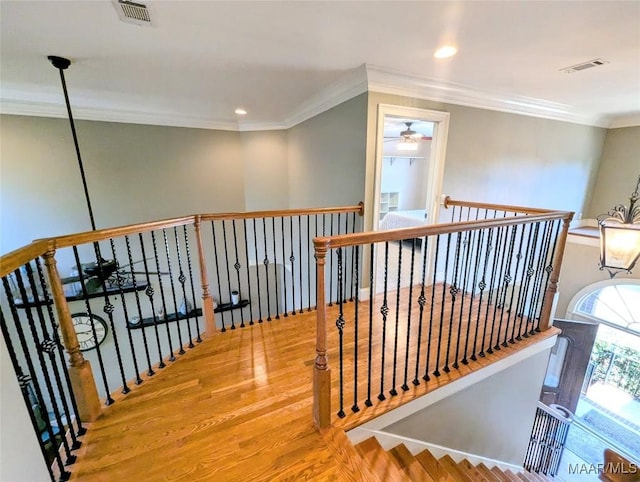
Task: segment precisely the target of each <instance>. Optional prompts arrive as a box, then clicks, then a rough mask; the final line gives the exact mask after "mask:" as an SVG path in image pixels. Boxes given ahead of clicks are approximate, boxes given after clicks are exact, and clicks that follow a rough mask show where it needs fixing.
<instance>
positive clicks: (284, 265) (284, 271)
mask: <svg viewBox="0 0 640 482" xmlns="http://www.w3.org/2000/svg"><path fill="white" fill-rule="evenodd" d="M280 226H281V229H282V286H283V289H284V310H283V311H284V317H285V318H287V317H288V316H289V312H288V309H287V261H286V260H287V258H286V255H285V252H284V237H285V226H284V216H282V217H281V218H280Z"/></svg>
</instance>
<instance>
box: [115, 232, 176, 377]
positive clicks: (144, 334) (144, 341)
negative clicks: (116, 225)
mask: <svg viewBox="0 0 640 482" xmlns="http://www.w3.org/2000/svg"><path fill="white" fill-rule="evenodd" d="M124 241H125V244H126V246H127V257H128V260H129V266H133V255H132V254H131V241H130V240H129V236H128V235H126V236H125V237H124ZM132 269H133V268H132ZM131 283H132V284H133V294H134V296H135V299H136V308H137V310H138V317H139V318H140V320H142V304H141V303H140V295H139V293H138V291H139V290H138V289H137V287H138V282H137V280H136V277H135V276H132V277H131ZM140 331H141V332H142V344H143V346H144V354H145V357H146V359H147V367H148V369H147V375H148V376H150V377H151V376H153V375H155V372H154V371H153V369H152V368H151V355H150V354H149V343H148V341H147V331H146V330H145V329H144V328H143V329H141V330H140ZM180 349H181V353H184V350H182V344H181V346H180ZM136 376H137V375H136ZM138 378H139V377H138ZM140 383H142V380H141V379H140V382H138V385H139V384H140Z"/></svg>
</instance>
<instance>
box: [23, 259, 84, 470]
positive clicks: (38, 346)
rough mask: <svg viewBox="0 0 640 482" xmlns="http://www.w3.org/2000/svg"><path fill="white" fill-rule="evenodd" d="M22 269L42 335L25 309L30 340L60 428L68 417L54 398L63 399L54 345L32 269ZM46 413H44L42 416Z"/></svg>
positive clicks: (65, 444)
mask: <svg viewBox="0 0 640 482" xmlns="http://www.w3.org/2000/svg"><path fill="white" fill-rule="evenodd" d="M24 267H25V270H26V274H27V281H28V282H29V287H30V288H31V293H32V296H33V305H34V306H35V309H36V315H37V316H36V317H37V318H38V321H39V324H40V329H41V335H42V340H41V339H40V336H39V334H38V329H37V327H36V320H35V318H34V317H33V312H32V308H31V307H26V308H25V312H26V315H27V321H28V324H29V328H30V330H31V339H32V340H33V343H34V346H35V351H36V354H37V357H38V362H39V363H40V368H41V370H42V372H41V373H42V375H43V379H44V384H45V387H46V389H47V392H48V394H49V403H50V405H51V408H52V409H53V415H54V418H55V420H56V423H57V424H58V427H60V428H62V427H64V423H63V421H62V415H63V414H66V415H67V416H68V415H69V411H68V408H67V410H66V411H62V412H61V410H60V407H59V406H58V396H56V395H59V397H60V398H62V399H64V393H63V391H62V386H61V385H62V384H61V383H60V377H59V375H58V372H57V371H56V363H55V350H56V344H55V342H54V341H53V340H52V339H51V337H50V336H49V333H48V330H47V328H46V326H45V322H44V312H43V311H42V302H41V300H40V297H39V295H38V289H37V286H36V283H35V279H34V277H33V268H32V266H31V263H27V264H25V265H24ZM16 273H17V277H18V286H19V287H20V294H21V296H22V299H23V300H25V301H26V300H27V293H26V291H25V289H24V283H23V282H22V280H21V279H20V271H17V272H16ZM44 353H46V354H47V355H48V358H49V364H47V361H46V359H45V357H44ZM51 373H54V374H55V376H54V378H55V379H56V382H57V387H58V392H57V394H56V390H55V389H54V387H53V384H52V383H51V378H50V374H51ZM42 407H43V408H44V405H42ZM46 413H47V412H46V411H45V412H44V414H46ZM44 414H43V415H44ZM61 438H62V446H63V447H64V453H65V456H66V459H67V460H66V465H70V464H73V463H74V462H75V461H76V456H75V455H73V454H72V453H71V447H70V446H69V442H68V440H67V437H66V436H64V437H61ZM51 442H52V443H55V438H52V439H51Z"/></svg>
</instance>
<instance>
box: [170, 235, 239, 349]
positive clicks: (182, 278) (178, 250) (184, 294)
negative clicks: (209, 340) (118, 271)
mask: <svg viewBox="0 0 640 482" xmlns="http://www.w3.org/2000/svg"><path fill="white" fill-rule="evenodd" d="M173 234H174V237H175V240H176V253H177V254H178V270H179V271H180V275H179V276H178V282H179V283H180V286H181V287H182V299H184V300H186V299H187V288H186V286H185V284H186V282H187V277H186V276H185V274H184V269H183V268H182V250H181V248H180V239H179V238H178V229H177V228H176V227H174V228H173ZM226 245H227V244H226V242H225V251H226V249H227V248H226ZM227 266H228V264H227ZM227 269H228V268H227ZM191 279H192V280H193V276H192V277H191ZM185 304H186V303H185ZM187 334H188V335H189V345H188V346H189V348H193V347H194V346H195V345H194V344H193V335H192V334H191V324H190V323H189V320H188V319H187Z"/></svg>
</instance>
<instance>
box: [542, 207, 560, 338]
mask: <svg viewBox="0 0 640 482" xmlns="http://www.w3.org/2000/svg"><path fill="white" fill-rule="evenodd" d="M555 224H556V225H557V227H558V229H557V230H556V233H555V235H554V236H553V237H552V241H551V254H550V256H548V257H547V260H548V261H547V262H548V264H547V266H545V268H544V272H545V281H544V288H542V290H541V296H540V298H541V303H540V313H542V310H543V309H544V304H545V302H546V301H547V300H545V296H544V294H545V293H546V292H547V288H548V287H549V281H550V279H551V273H552V272H553V270H554V266H553V259H554V257H555V254H556V248H557V247H558V238H559V234H560V229H561V228H562V220H561V219H558V220H556V222H555ZM537 319H538V321H537V323H536V331H540V315H538V317H537Z"/></svg>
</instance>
